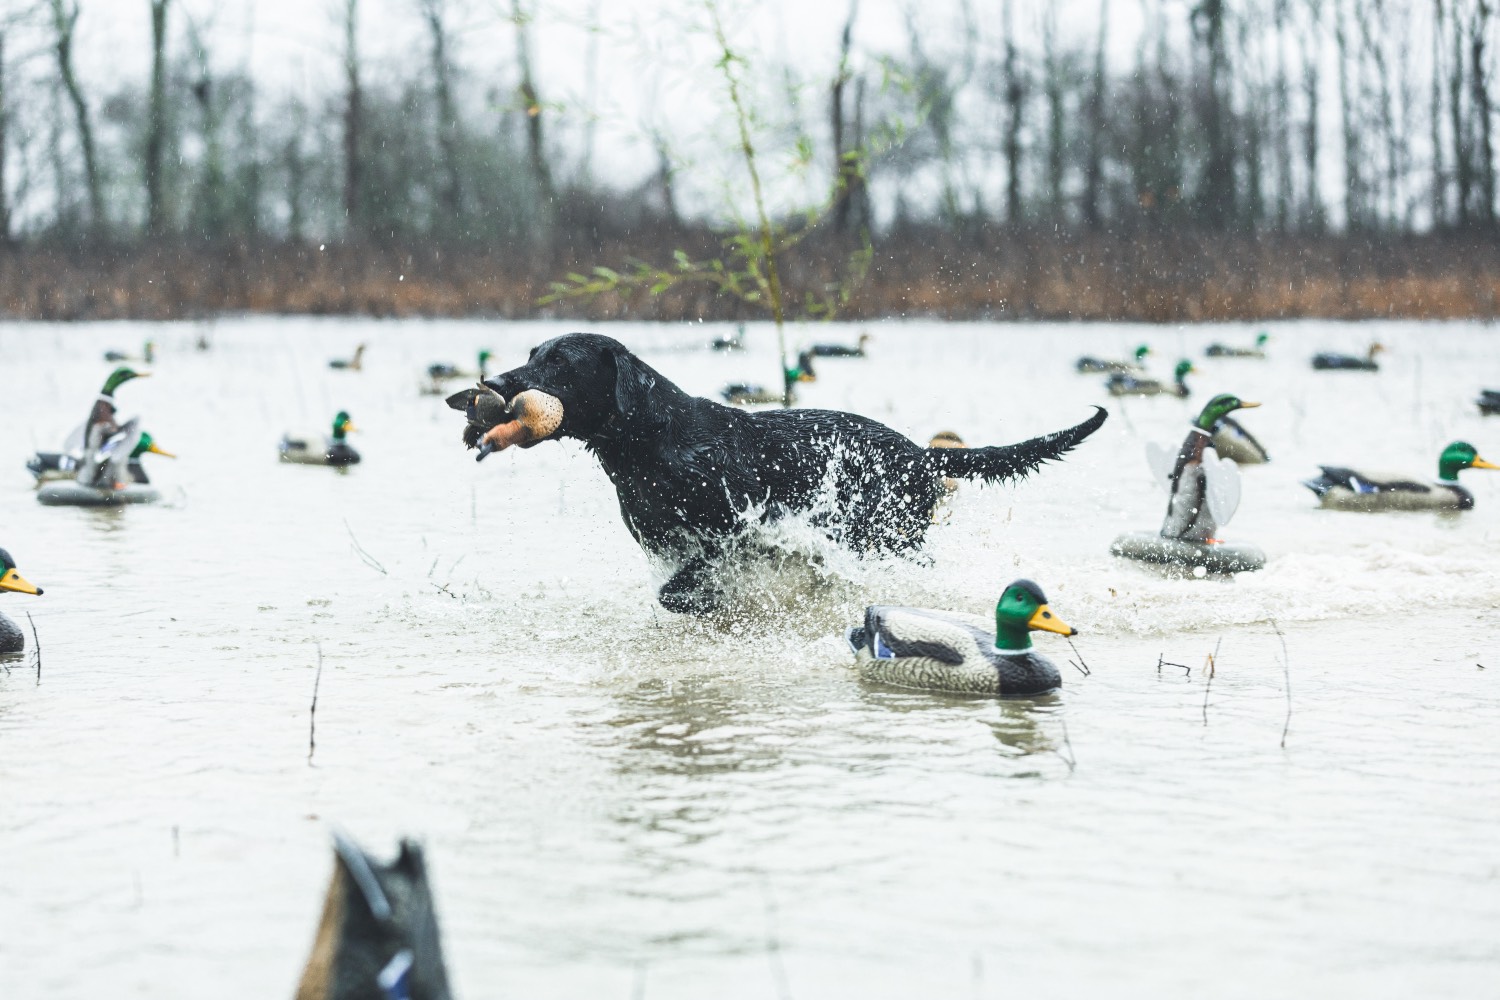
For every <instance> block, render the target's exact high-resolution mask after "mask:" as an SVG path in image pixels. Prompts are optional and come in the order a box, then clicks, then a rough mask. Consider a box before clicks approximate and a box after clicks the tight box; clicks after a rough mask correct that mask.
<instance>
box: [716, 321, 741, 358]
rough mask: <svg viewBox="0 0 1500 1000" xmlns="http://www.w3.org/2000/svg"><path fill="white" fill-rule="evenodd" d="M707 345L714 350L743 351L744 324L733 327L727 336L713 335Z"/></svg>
mask: <svg viewBox="0 0 1500 1000" xmlns="http://www.w3.org/2000/svg"><path fill="white" fill-rule="evenodd" d="M708 346H709V347H710V348H711V349H713V350H715V351H743V350H744V349H745V324H743V323H741V324H740V325H739V326H737V327H735V329H734V333H733V334H731V335H730V336H728V337H715V338H714V339H713V340H711V341H709V343H708Z"/></svg>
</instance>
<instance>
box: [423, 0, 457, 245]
mask: <svg viewBox="0 0 1500 1000" xmlns="http://www.w3.org/2000/svg"><path fill="white" fill-rule="evenodd" d="M418 4H419V6H420V8H421V14H422V20H423V21H425V22H426V23H427V33H428V35H429V36H430V38H431V40H432V98H433V103H434V105H436V111H437V142H438V150H439V153H440V159H441V160H442V163H441V165H440V166H441V169H442V184H441V186H440V187H439V188H438V202H439V204H440V205H441V206H442V209H443V211H444V213H445V214H446V218H445V219H444V225H445V226H452V225H456V224H458V222H459V220H460V214H459V213H460V211H461V208H462V205H463V188H462V174H461V172H460V170H459V163H458V158H459V150H458V145H459V120H458V107H457V104H456V103H455V101H454V99H453V67H452V63H451V61H450V59H449V57H448V27H447V20H446V16H447V2H446V0H418Z"/></svg>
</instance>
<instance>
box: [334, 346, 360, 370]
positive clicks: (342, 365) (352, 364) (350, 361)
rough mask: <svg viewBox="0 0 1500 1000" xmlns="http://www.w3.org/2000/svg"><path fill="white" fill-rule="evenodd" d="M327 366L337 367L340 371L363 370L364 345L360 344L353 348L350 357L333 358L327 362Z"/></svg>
mask: <svg viewBox="0 0 1500 1000" xmlns="http://www.w3.org/2000/svg"><path fill="white" fill-rule="evenodd" d="M328 367H329V368H337V369H339V370H340V371H351V372H357V371H363V370H364V367H365V345H364V344H360V345H359V346H358V347H356V348H355V349H354V357H352V358H334V359H333V360H332V361H330V362H328Z"/></svg>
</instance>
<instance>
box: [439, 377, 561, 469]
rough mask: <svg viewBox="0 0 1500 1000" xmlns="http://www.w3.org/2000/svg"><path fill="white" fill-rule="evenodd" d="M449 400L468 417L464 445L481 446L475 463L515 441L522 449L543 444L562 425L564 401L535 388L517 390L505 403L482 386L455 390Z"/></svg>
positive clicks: (449, 403)
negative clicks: (522, 390) (460, 390)
mask: <svg viewBox="0 0 1500 1000" xmlns="http://www.w3.org/2000/svg"><path fill="white" fill-rule="evenodd" d="M447 402H448V405H449V406H450V407H452V408H453V409H455V410H459V411H461V412H462V413H463V414H464V416H465V417H467V418H468V421H469V422H468V423H467V424H465V425H464V430H463V440H464V445H465V447H468V448H478V449H479V454H478V455H476V456H474V461H476V462H482V461H484V459H485V456H487V455H488V454H489V453H490V452H492V451H497V450H503V449H505V448H508V447H509V446H511V445H513V444H514V445H520V446H521V447H522V448H530V447H531V446H532V445H535V444H540V443H541V442H542V441H544V440H546V439H547V438H548V437H550V436H551V435H552V434H553V433H554V432H555V431H556V430H557V429H558V428H559V427H560V426H562V417H563V411H562V402H561V401H560V400H559V399H558V398H557V397H556V396H550V395H548V394H547V393H545V392H539V391H537V390H534V389H528V390H526V391H524V392H518V393H516V398H515V399H512V400H510V401H509V402H506V399H505V397H504V396H502V395H500V394H499V393H498V392H496V391H495V390H494V389H491V388H490V387H489V386H487V385H479V386H478V387H476V388H473V389H465V390H464V391H463V392H456V393H454V394H453V395H451V396H449V397H448V400H447Z"/></svg>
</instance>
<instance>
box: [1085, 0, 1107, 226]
mask: <svg viewBox="0 0 1500 1000" xmlns="http://www.w3.org/2000/svg"><path fill="white" fill-rule="evenodd" d="M1108 28H1109V0H1099V40H1098V42H1097V43H1096V44H1095V47H1094V80H1093V89H1092V91H1091V92H1090V93H1089V109H1088V119H1089V121H1088V129H1089V136H1088V154H1087V163H1086V164H1085V165H1084V171H1083V224H1084V225H1085V226H1087V227H1088V228H1089V229H1091V230H1098V229H1100V228H1101V225H1102V221H1103V220H1102V219H1101V218H1100V214H1099V196H1100V193H1101V189H1102V188H1103V186H1104V84H1105V79H1104V72H1105V61H1104V39H1105V35H1106V34H1107V32H1108Z"/></svg>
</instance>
